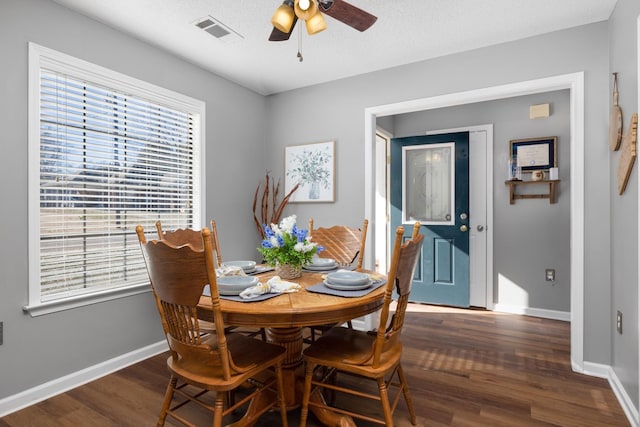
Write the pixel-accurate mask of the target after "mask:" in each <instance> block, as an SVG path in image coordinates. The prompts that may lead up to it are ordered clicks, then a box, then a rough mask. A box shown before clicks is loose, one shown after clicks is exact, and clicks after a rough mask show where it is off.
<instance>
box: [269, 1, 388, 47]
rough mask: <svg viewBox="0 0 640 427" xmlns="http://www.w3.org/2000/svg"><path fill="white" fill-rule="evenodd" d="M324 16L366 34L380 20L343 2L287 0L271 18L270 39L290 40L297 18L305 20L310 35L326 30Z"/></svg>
mask: <svg viewBox="0 0 640 427" xmlns="http://www.w3.org/2000/svg"><path fill="white" fill-rule="evenodd" d="M323 13H324V14H325V15H328V16H331V17H332V18H334V19H337V20H338V21H340V22H342V23H344V24H347V25H348V26H350V27H352V28H355V29H356V30H358V31H365V30H366V29H368V28H369V27H371V26H372V25H373V24H374V22H376V20H377V19H378V18H377V17H376V16H373V15H372V14H370V13H368V12H365V11H364V10H362V9H360V8H358V7H356V6H354V5H352V4H350V3H347V2H346V1H344V0H284V2H283V3H282V5H281V6H280V7H278V9H277V10H276V11H275V13H274V14H273V17H272V18H271V23H272V24H273V31H272V32H271V35H270V36H269V40H270V41H283V40H289V37H290V36H291V33H292V32H293V28H294V27H295V25H296V22H297V21H298V19H302V20H304V21H305V24H306V27H307V33H309V34H310V35H311V34H316V33H318V32H320V31H322V30H324V29H325V28H327V25H326V23H325V22H324V17H323V16H322V14H323Z"/></svg>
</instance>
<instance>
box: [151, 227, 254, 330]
mask: <svg viewBox="0 0 640 427" xmlns="http://www.w3.org/2000/svg"><path fill="white" fill-rule="evenodd" d="M156 230H157V231H158V239H160V240H166V241H167V242H169V243H171V244H172V245H174V246H182V245H186V244H190V245H191V246H193V248H194V249H201V248H202V247H203V243H202V234H201V232H200V231H198V230H193V229H190V228H178V229H176V230H163V229H162V224H161V223H160V221H156ZM210 240H211V247H212V248H213V251H214V253H215V254H216V261H217V263H218V266H221V265H222V252H221V250H220V243H219V241H218V231H217V229H216V222H215V221H214V220H211V238H210ZM231 331H234V332H237V333H241V334H244V335H246V336H249V337H252V338H255V337H257V336H260V339H262V341H266V340H267V332H266V331H265V330H264V328H260V329H255V328H246V327H239V326H235V325H227V332H231Z"/></svg>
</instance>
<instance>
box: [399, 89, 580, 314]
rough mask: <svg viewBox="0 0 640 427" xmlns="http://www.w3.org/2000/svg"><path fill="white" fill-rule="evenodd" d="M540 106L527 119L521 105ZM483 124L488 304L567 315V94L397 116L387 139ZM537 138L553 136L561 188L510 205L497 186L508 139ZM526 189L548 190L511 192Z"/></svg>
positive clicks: (543, 188) (504, 166)
mask: <svg viewBox="0 0 640 427" xmlns="http://www.w3.org/2000/svg"><path fill="white" fill-rule="evenodd" d="M543 103H548V104H550V107H551V115H550V117H548V118H544V119H535V120H531V119H529V106H531V105H536V104H543ZM488 123H492V124H493V125H494V127H493V132H494V138H493V139H494V146H493V166H494V170H493V189H492V191H493V209H494V210H493V214H494V227H493V232H494V250H493V260H494V265H493V267H494V280H493V284H494V302H496V303H499V304H504V305H510V306H516V307H531V308H538V309H546V310H555V311H564V312H568V311H570V310H571V304H570V296H571V292H570V291H571V274H570V273H571V272H570V270H571V251H570V237H571V236H570V221H571V211H570V200H571V197H570V183H569V172H570V171H569V167H570V150H569V149H570V147H569V139H570V128H569V91H568V90H564V91H555V92H548V93H542V94H536V95H529V96H521V97H514V98H506V99H500V100H495V101H490V102H480V103H474V104H469V105H462V106H457V107H450V108H441V109H436V110H429V111H422V112H416V113H411V114H401V115H397V116H394V123H393V126H394V128H395V134H394V136H396V137H403V136H410V135H424V133H425V131H426V130H437V129H451V128H457V127H462V126H473V125H481V124H488ZM545 136H557V137H558V166H559V174H560V179H561V185H560V195H559V197H558V198H557V202H556V203H555V204H549V200H546V199H542V200H537V199H534V200H517V201H516V203H515V204H514V205H510V204H509V188H508V187H507V186H506V185H505V184H504V181H505V180H506V179H508V176H507V169H508V168H507V160H508V159H509V141H510V140H511V139H523V138H532V137H545ZM530 190H533V192H539V193H540V192H541V193H546V192H548V186H541V187H538V186H536V187H535V188H518V192H519V193H523V192H531V191H530ZM490 191H491V190H490ZM470 215H473V212H470ZM545 268H554V269H555V270H556V281H555V282H546V281H545V279H544V270H545ZM499 277H504V278H506V279H508V280H501V279H499Z"/></svg>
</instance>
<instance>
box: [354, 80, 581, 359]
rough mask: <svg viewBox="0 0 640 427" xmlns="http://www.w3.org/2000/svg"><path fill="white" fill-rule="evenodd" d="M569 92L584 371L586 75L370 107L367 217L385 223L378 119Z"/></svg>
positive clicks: (576, 354) (574, 349)
mask: <svg viewBox="0 0 640 427" xmlns="http://www.w3.org/2000/svg"><path fill="white" fill-rule="evenodd" d="M562 89H569V91H570V101H569V103H570V129H571V140H570V146H571V149H570V150H571V174H570V176H571V182H570V186H571V364H572V368H573V370H574V371H576V372H583V371H584V345H583V344H584V301H583V298H584V73H582V72H580V73H573V74H564V75H560V76H555V77H549V78H543V79H537V80H529V81H524V82H518V83H511V84H506V85H501V86H494V87H489V88H482V89H477V90H470V91H466V92H458V93H452V94H447V95H439V96H434V97H429V98H421V99H415V100H410V101H403V102H398V103H394V104H387V105H380V106H375V107H369V108H366V109H365V138H364V141H365V147H364V152H365V167H364V173H365V177H364V178H365V179H364V182H365V217H366V218H370V227H372V228H373V229H374V230H375V228H376V227H377V226H378V223H379V222H380V221H382V220H384V221H386V218H385V219H380V218H376V217H375V206H374V201H375V196H376V194H375V178H376V173H377V171H376V163H375V143H376V138H375V137H376V119H377V118H378V117H385V116H391V115H394V114H403V113H410V112H414V111H421V110H431V109H437V108H444V107H451V106H455V105H462V104H469V103H475V102H482V101H490V100H495V99H501V98H509V97H514V96H523V95H531V94H535V93H543V92H550V91H555V90H562ZM375 234H376V233H375V232H374V233H372V237H371V238H370V239H367V249H366V251H365V253H367V254H368V255H367V257H366V259H365V263H366V264H365V265H367V266H368V267H371V266H373V265H374V262H373V260H374V259H375V255H376V254H375V253H374V251H373V248H375Z"/></svg>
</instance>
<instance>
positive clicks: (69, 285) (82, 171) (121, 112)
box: [25, 44, 204, 315]
mask: <svg viewBox="0 0 640 427" xmlns="http://www.w3.org/2000/svg"><path fill="white" fill-rule="evenodd" d="M29 61H30V64H29V67H30V68H29V70H30V78H29V103H30V104H29V105H30V110H29V111H30V112H29V144H30V154H29V162H30V171H29V215H30V219H29V248H30V249H29V251H30V252H29V268H30V274H29V276H30V278H29V304H28V306H27V307H25V309H26V310H28V311H29V312H30V313H31V314H32V315H38V314H44V313H47V312H51V311H57V310H60V309H66V308H70V307H74V306H78V305H84V304H87V303H93V302H96V301H101V300H104V299H110V298H114V297H121V296H124V295H130V294H133V293H140V292H146V291H148V290H149V286H148V276H147V273H146V269H145V265H144V261H143V258H142V254H141V251H140V246H139V244H138V238H137V236H136V234H135V227H136V225H138V224H142V225H143V226H144V227H145V230H147V231H148V232H151V231H155V227H154V224H155V222H156V221H157V220H161V221H162V224H163V228H165V229H172V228H185V227H188V228H191V227H194V226H195V227H199V225H200V218H201V214H200V212H201V209H202V207H203V206H204V201H203V199H202V192H201V182H203V176H202V174H203V168H202V167H201V165H200V164H201V162H202V159H203V155H202V151H203V150H202V147H201V141H203V140H204V138H203V132H202V130H201V129H202V126H201V124H200V123H201V121H202V120H203V116H204V104H203V103H202V102H201V101H197V100H194V99H191V98H187V97H185V96H183V95H179V94H175V93H173V92H170V91H168V90H166V89H162V88H158V87H155V86H153V85H150V84H148V83H144V82H140V81H137V80H135V79H132V78H130V77H127V76H123V75H121V74H118V73H115V72H113V71H110V70H107V69H104V68H101V67H97V66H95V65H93V64H89V63H86V62H84V61H80V60H78V59H75V58H72V57H69V56H67V55H63V54H61V53H58V52H55V51H52V50H50V49H46V48H44V47H42V46H38V45H35V44H30V46H29Z"/></svg>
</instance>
